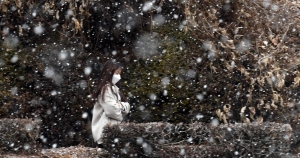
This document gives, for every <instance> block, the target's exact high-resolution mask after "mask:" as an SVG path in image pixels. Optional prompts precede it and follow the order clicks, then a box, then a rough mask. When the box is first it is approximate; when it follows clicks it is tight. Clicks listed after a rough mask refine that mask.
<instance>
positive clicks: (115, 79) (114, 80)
mask: <svg viewBox="0 0 300 158" xmlns="http://www.w3.org/2000/svg"><path fill="white" fill-rule="evenodd" d="M120 79H121V75H113V77H112V83H113V84H116V83H117V82H118V81H119V80H120Z"/></svg>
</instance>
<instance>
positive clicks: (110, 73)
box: [92, 59, 130, 148]
mask: <svg viewBox="0 0 300 158" xmlns="http://www.w3.org/2000/svg"><path fill="white" fill-rule="evenodd" d="M121 71H122V67H121V66H120V64H119V63H117V62H115V61H114V60H112V59H111V60H108V61H107V62H106V63H105V64H104V66H103V69H102V71H101V73H100V76H99V79H98V85H97V89H96V92H95V95H94V97H95V98H96V102H95V105H94V109H93V118H92V133H93V138H94V141H95V142H97V143H98V147H100V148H103V145H102V140H101V138H102V137H103V134H102V132H103V127H104V126H105V125H107V124H111V125H112V124H118V123H121V122H122V120H123V117H124V115H126V114H128V113H129V110H130V105H129V103H128V102H127V99H126V97H124V96H123V94H122V93H121V92H120V90H119V88H118V87H117V86H116V83H117V82H118V81H119V80H120V79H121Z"/></svg>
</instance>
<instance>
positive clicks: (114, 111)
mask: <svg viewBox="0 0 300 158" xmlns="http://www.w3.org/2000/svg"><path fill="white" fill-rule="evenodd" d="M105 88H107V89H106V91H105V93H104V98H103V100H102V98H99V99H100V101H101V105H102V107H103V109H104V112H105V114H106V116H107V117H109V118H112V119H115V120H118V121H122V120H123V116H122V111H121V106H120V104H119V103H118V102H117V98H116V96H115V94H113V92H112V90H111V88H110V87H108V86H106V87H105Z"/></svg>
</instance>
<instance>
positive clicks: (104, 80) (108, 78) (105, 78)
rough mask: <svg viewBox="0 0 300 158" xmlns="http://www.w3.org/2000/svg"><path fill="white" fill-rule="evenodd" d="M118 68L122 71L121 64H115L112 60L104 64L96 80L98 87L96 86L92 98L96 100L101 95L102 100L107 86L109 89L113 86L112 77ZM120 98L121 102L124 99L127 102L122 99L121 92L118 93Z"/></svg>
mask: <svg viewBox="0 0 300 158" xmlns="http://www.w3.org/2000/svg"><path fill="white" fill-rule="evenodd" d="M119 68H121V69H122V66H121V64H120V63H118V62H116V61H115V60H114V59H110V60H108V61H106V62H105V64H104V65H103V68H102V71H101V73H100V75H99V78H98V85H97V89H96V92H95V94H94V98H96V99H98V96H99V95H101V98H102V99H103V98H104V93H105V91H106V89H107V85H109V87H111V86H112V85H113V84H112V76H113V75H114V73H115V71H116V70H117V69H119ZM101 92H102V93H101ZM120 96H121V98H122V100H123V99H124V100H126V101H127V99H126V98H125V97H124V95H123V94H122V93H121V92H120Z"/></svg>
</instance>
